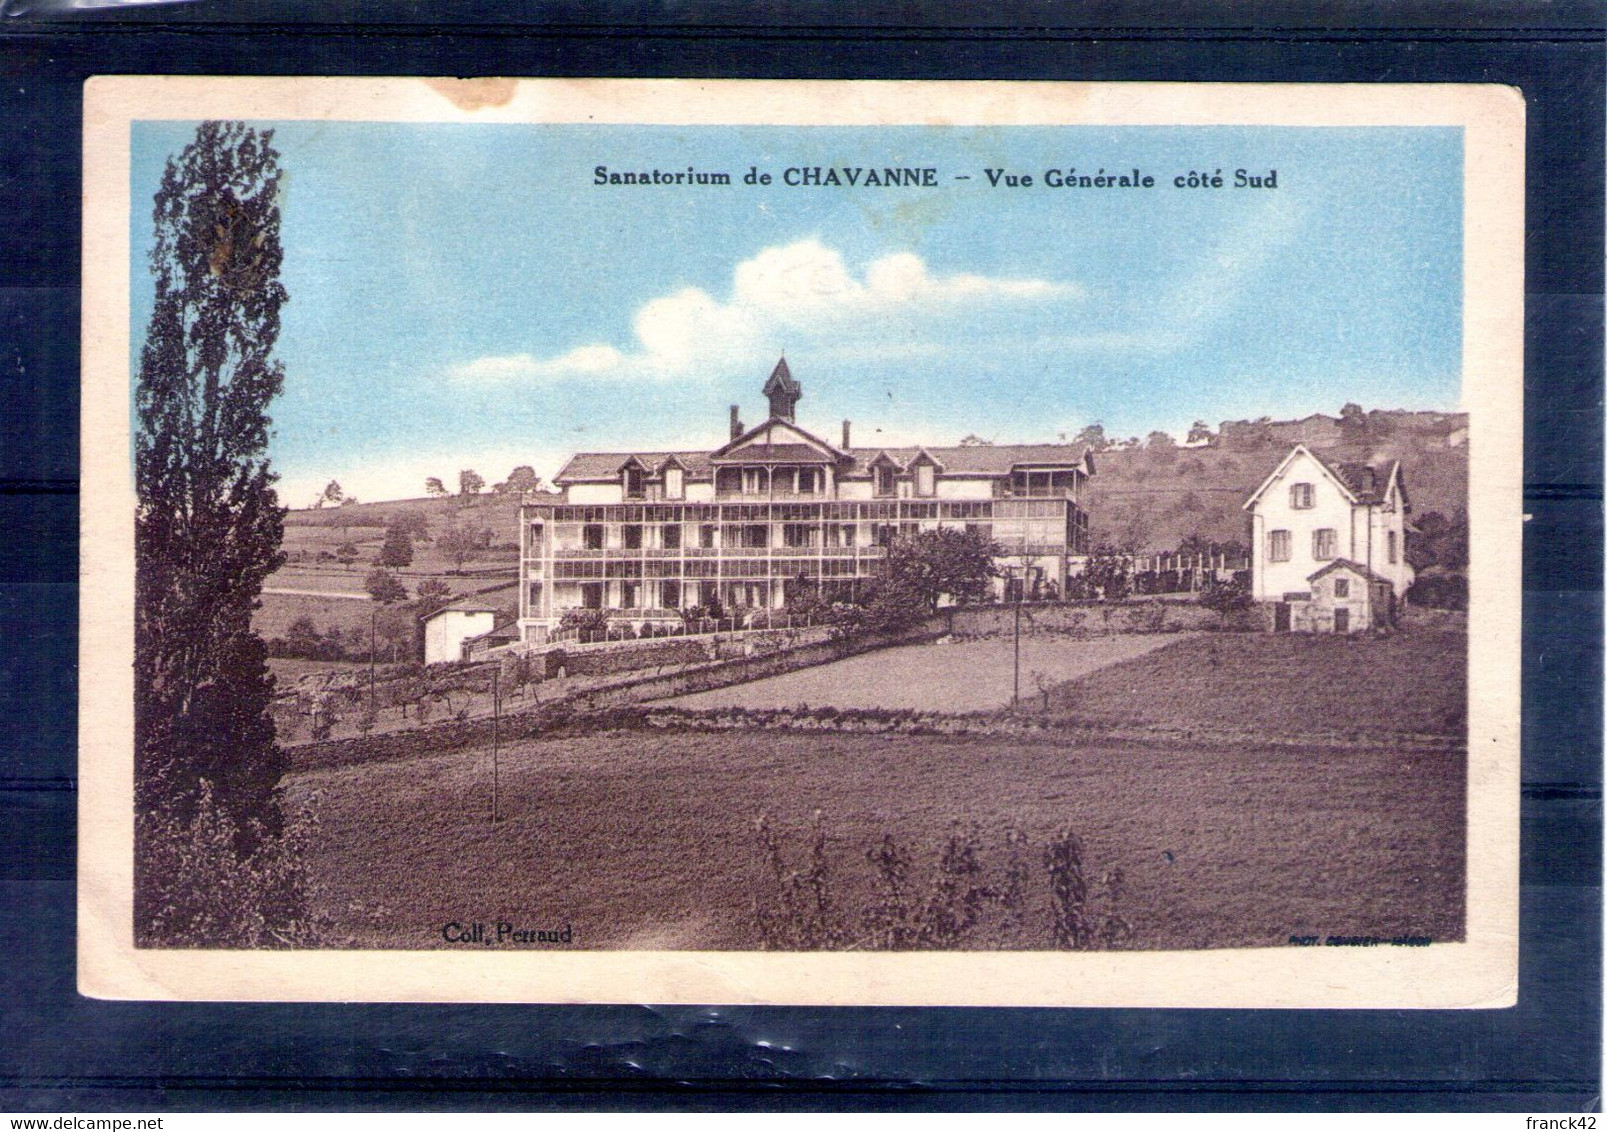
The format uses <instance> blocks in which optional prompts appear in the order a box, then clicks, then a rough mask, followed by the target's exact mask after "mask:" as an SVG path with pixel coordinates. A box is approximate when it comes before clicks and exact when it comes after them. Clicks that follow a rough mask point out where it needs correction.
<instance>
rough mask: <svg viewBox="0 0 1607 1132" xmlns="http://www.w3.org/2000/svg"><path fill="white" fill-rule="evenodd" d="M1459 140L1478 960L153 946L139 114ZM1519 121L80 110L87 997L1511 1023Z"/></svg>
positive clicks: (1267, 105)
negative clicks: (1178, 1012) (1055, 1010)
mask: <svg viewBox="0 0 1607 1132" xmlns="http://www.w3.org/2000/svg"><path fill="white" fill-rule="evenodd" d="M205 118H240V119H248V120H250V119H256V120H263V119H272V120H292V119H336V120H345V121H410V122H443V123H450V122H480V123H483V122H590V123H598V124H603V123H619V124H665V125H694V124H696V125H749V124H752V125H788V124H795V125H883V124H908V125H1023V126H1024V125H1180V126H1188V125H1245V126H1251V125H1268V126H1456V127H1461V128H1462V130H1463V131H1464V134H1463V136H1464V139H1465V150H1464V177H1465V183H1464V216H1463V219H1464V259H1463V272H1464V275H1463V280H1464V283H1463V292H1464V305H1463V366H1464V369H1463V373H1464V380H1463V405H1462V407H1463V408H1464V409H1466V410H1467V411H1468V412H1469V414H1470V426H1469V432H1470V435H1469V452H1470V472H1469V517H1470V529H1471V532H1472V552H1471V561H1470V565H1469V588H1470V593H1471V599H1472V600H1471V608H1470V610H1469V623H1470V626H1476V627H1477V629H1476V632H1474V631H1470V634H1469V718H1468V750H1469V768H1468V822H1467V837H1468V844H1467V876H1468V894H1467V897H1468V898H1467V909H1468V919H1467V939H1466V942H1463V943H1454V944H1435V945H1433V946H1431V947H1427V948H1327V947H1319V948H1258V949H1242V950H1218V951H1173V952H1155V951H1144V952H1081V953H1060V952H1050V953H1046V952H1027V953H1022V952H958V953H955V952H920V953H896V954H885V953H884V954H843V953H831V954H822V953H779V952H763V953H749V952H664V951H636V952H550V951H548V952H495V953H491V954H481V953H474V954H460V953H449V952H441V951H289V952H285V951H192V950H151V949H139V948H135V947H134V943H133V896H132V893H133V849H132V846H133V833H134V830H133V824H134V823H133V816H134V805H133V753H132V746H133V745H132V735H133V709H132V703H133V667H132V658H133V614H132V610H133V601H134V571H133V517H134V490H133V481H132V469H131V464H130V456H129V453H130V435H129V419H130V414H129V406H130V391H131V388H132V375H131V374H130V371H129V357H130V351H129V341H130V339H129V334H130V326H129V255H130V240H129V220H130V215H131V213H130V207H131V202H130V199H129V195H130V187H129V157H130V150H129V145H130V142H129V139H130V127H131V123H132V122H134V121H136V120H154V119H169V120H186V121H194V120H200V119H205ZM1523 200H1524V103H1523V99H1522V96H1521V94H1520V93H1519V92H1518V91H1516V90H1514V89H1512V88H1509V87H1499V86H1474V85H1410V86H1409V85H1365V86H1364V85H1315V84H1314V85H1293V84H1290V85H1284V84H1183V83H1160V84H1150V83H1087V84H1085V83H1006V82H837V81H829V82H819V81H803V82H787V81H745V80H709V81H705V80H602V79H597V80H512V79H469V80H454V79H445V80H440V79H334V78H269V79H260V78H197V77H138V76H117V77H101V78H94V79H91V80H89V82H88V83H87V84H86V86H85V92H84V189H83V217H84V246H83V264H84V271H83V278H84V290H83V310H82V318H83V407H82V426H83V441H82V443H83V466H82V502H81V513H80V548H81V569H80V585H81V602H80V634H81V635H80V656H79V664H80V667H79V688H80V692H79V704H80V710H79V720H80V723H79V769H80V782H79V787H80V792H79V808H78V818H79V827H78V829H79V859H78V866H79V871H78V986H79V990H80V991H81V992H82V993H83V994H86V995H91V996H95V997H102V998H121V999H181V1000H203V1001H216V1000H261V1001H292V1000H303V1001H375V1002H379V1001H395V1002H554V1003H580V1002H622V1003H721V1004H735V1003H793V1004H809V1005H813V1004H820V1005H856V1004H865V1005H871V1004H889V1005H891V1004H904V1005H934V1006H935V1005H945V1006H1016V1005H1019V1006H1129V1007H1132V1006H1156V1007H1160V1006H1170V1007H1329V1008H1332V1007H1389V1008H1489V1007H1502V1006H1510V1005H1512V1004H1513V1003H1515V1002H1516V1001H1517V989H1518V988H1517V960H1518V812H1519V811H1518V807H1519V663H1520V655H1521V644H1522V636H1521V608H1522V555H1521V546H1522V536H1523V503H1522V459H1521V455H1522V451H1523V368H1522V366H1523V348H1522V344H1523V334H1522V331H1523V262H1524V259H1523V248H1524V244H1523V215H1524V212H1523Z"/></svg>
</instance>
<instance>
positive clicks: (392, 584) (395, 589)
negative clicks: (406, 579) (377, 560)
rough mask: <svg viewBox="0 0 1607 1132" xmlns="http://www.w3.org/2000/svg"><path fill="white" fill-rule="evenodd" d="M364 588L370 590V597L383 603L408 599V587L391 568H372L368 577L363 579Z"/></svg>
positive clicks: (388, 603)
mask: <svg viewBox="0 0 1607 1132" xmlns="http://www.w3.org/2000/svg"><path fill="white" fill-rule="evenodd" d="M363 588H364V589H366V590H367V591H368V596H369V597H371V598H373V599H374V600H375V601H377V602H379V603H380V604H381V605H390V604H391V603H393V602H398V601H406V600H407V587H406V586H404V585H402V583H401V582H400V581H399V580H398V579H397V577H396V575H395V574H392V573H391V572H390V571H389V570H383V569H377V568H376V569H373V570H370V571H369V572H368V577H366V578H364V579H363Z"/></svg>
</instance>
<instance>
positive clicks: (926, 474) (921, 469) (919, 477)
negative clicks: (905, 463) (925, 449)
mask: <svg viewBox="0 0 1607 1132" xmlns="http://www.w3.org/2000/svg"><path fill="white" fill-rule="evenodd" d="M915 494H916V495H936V494H937V469H936V468H934V467H932V465H931V464H926V463H921V464H917V465H915Z"/></svg>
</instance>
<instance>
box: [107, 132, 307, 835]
mask: <svg viewBox="0 0 1607 1132" xmlns="http://www.w3.org/2000/svg"><path fill="white" fill-rule="evenodd" d="M272 138H273V134H272V131H269V130H264V131H260V132H259V131H257V130H255V129H252V128H250V127H248V126H246V125H244V124H243V123H239V122H205V123H203V124H202V125H201V126H199V127H198V128H197V130H196V135H195V140H194V141H193V142H191V143H190V144H189V145H187V146H186V147H185V148H184V150H183V152H182V153H180V154H178V155H177V156H175V157H171V158H169V160H168V162H167V167H166V169H165V171H164V172H163V175H162V181H161V187H160V188H159V189H158V191H157V193H156V197H155V207H154V209H153V212H152V220H153V223H154V226H155V239H154V246H153V248H152V251H151V256H150V269H151V275H152V278H153V280H154V284H155V305H154V308H153V310H152V312H151V320H150V326H149V329H148V331H147V334H146V339H145V345H144V349H143V351H142V353H141V356H140V366H139V379H138V385H137V389H136V392H135V409H136V414H137V426H136V430H135V431H136V435H135V444H134V467H135V485H136V490H137V514H136V522H135V555H136V570H137V578H136V590H135V609H134V615H135V729H136V743H137V748H136V767H135V771H136V773H135V782H136V804H137V805H139V806H140V807H141V809H142V811H152V812H154V811H161V812H165V813H168V814H170V815H171V816H172V817H174V818H176V819H179V820H187V818H188V817H189V816H190V815H191V814H192V813H193V810H194V807H195V803H196V800H197V798H198V797H200V796H201V795H202V794H203V792H204V791H203V788H202V783H203V782H206V783H210V794H211V796H212V797H213V799H214V800H215V801H216V803H217V804H218V805H219V806H220V807H221V808H222V809H223V811H224V812H225V814H226V815H227V816H228V817H229V818H230V819H231V820H232V822H233V823H234V825H235V827H236V828H237V829H238V830H239V843H238V845H237V847H238V849H239V851H240V852H242V853H250V852H252V851H253V850H254V846H255V842H256V841H258V840H259V839H260V837H261V836H262V835H263V834H264V833H266V834H269V835H272V834H273V833H276V832H277V831H278V829H279V828H280V825H281V817H280V813H279V809H278V805H277V802H276V799H275V795H274V791H275V787H276V786H277V784H278V782H279V778H280V775H281V774H282V773H283V770H284V766H285V763H284V756H283V754H282V752H281V751H280V749H279V747H278V745H277V743H276V741H275V735H274V725H273V719H272V717H271V715H270V714H269V704H270V699H271V696H272V693H273V678H272V677H271V676H270V675H269V674H268V671H267V665H266V652H265V649H264V647H263V643H262V641H261V639H260V638H259V637H258V636H257V635H256V634H255V633H254V632H253V631H252V629H251V614H252V611H253V610H254V609H255V608H256V607H257V605H258V599H259V595H260V594H261V591H262V584H263V580H264V579H265V578H266V577H267V576H268V575H269V574H271V573H272V572H273V571H274V570H276V569H277V568H278V567H279V566H280V564H281V563H282V562H283V561H284V556H283V554H282V553H281V552H280V549H279V546H280V541H281V539H282V536H283V533H284V509H283V508H281V507H280V506H279V500H278V497H277V495H276V494H275V492H274V489H273V484H274V481H275V479H276V478H277V477H276V476H275V475H274V473H273V472H272V470H271V469H270V468H269V464H268V458H267V445H268V430H269V425H270V419H269V416H268V406H269V403H270V402H271V401H272V400H273V399H274V397H275V396H277V395H278V393H279V392H280V389H281V388H282V386H283V383H284V370H283V367H282V366H281V364H280V363H279V362H278V361H276V360H275V359H274V357H273V351H274V345H275V343H276V341H277V339H278V337H279V312H280V308H281V307H283V306H284V304H285V302H286V299H287V296H286V293H285V289H284V287H283V286H282V285H281V283H280V281H279V271H280V262H281V259H282V257H283V253H282V250H281V247H280V236H279V226H280V206H279V189H280V177H281V172H280V169H279V155H278V153H277V152H276V151H275V150H274V149H273V146H272Z"/></svg>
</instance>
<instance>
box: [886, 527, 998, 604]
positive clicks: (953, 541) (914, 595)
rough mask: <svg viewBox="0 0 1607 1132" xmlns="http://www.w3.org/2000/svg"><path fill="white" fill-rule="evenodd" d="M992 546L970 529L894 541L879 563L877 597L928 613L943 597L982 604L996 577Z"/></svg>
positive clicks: (932, 532) (961, 602) (947, 529)
mask: <svg viewBox="0 0 1607 1132" xmlns="http://www.w3.org/2000/svg"><path fill="white" fill-rule="evenodd" d="M996 550H997V548H996V547H994V545H993V543H992V542H991V541H990V540H988V539H986V538H983V537H982V535H981V534H979V533H977V532H975V531H962V530H955V529H953V528H947V527H945V528H941V529H939V530H935V531H922V532H921V533H920V534H917V535H912V536H910V537H908V538H900V539H896V540H894V542H893V544H892V546H890V547H889V548H888V550H887V559H886V561H885V562H884V563H883V564H882V571H881V576H880V578H879V579H878V581H879V582H880V585H879V587H878V593H879V594H880V595H881V596H882V598H883V599H884V601H885V602H888V603H890V604H891V605H892V606H894V607H898V608H902V607H903V606H904V605H905V603H906V599H907V601H908V603H909V604H910V605H912V606H913V607H915V608H919V609H922V610H924V611H925V612H927V613H933V612H935V611H936V610H937V605H938V601H939V600H940V599H941V598H943V597H945V596H946V597H949V598H952V599H953V600H954V601H955V602H956V603H958V604H960V605H965V604H967V603H969V602H974V601H983V600H985V599H986V598H987V595H988V584H989V582H990V581H991V580H992V579H993V578H994V577H996V576H997V571H996V570H995V569H994V566H993V558H994V555H995V553H996Z"/></svg>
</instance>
